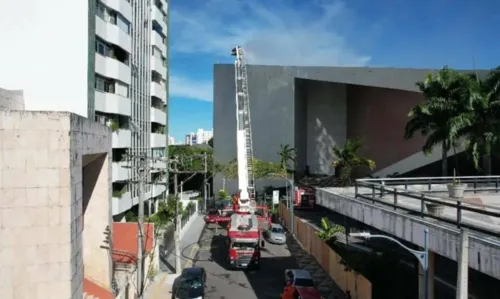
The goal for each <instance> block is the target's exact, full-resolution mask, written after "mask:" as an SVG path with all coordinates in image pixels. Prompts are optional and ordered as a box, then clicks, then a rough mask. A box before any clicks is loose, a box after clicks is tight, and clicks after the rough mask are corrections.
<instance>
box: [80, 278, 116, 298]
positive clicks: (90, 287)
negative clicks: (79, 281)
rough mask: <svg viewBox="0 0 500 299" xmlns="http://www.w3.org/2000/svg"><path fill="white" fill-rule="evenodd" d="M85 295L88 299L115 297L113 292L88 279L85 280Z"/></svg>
mask: <svg viewBox="0 0 500 299" xmlns="http://www.w3.org/2000/svg"><path fill="white" fill-rule="evenodd" d="M83 293H84V294H86V296H87V297H90V296H92V297H93V298H95V299H113V297H114V296H113V293H112V292H111V290H108V289H106V288H105V287H103V286H100V285H98V284H97V283H95V282H93V281H92V280H90V279H89V278H87V277H84V278H83Z"/></svg>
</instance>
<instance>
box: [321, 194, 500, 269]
mask: <svg viewBox="0 0 500 299" xmlns="http://www.w3.org/2000/svg"><path fill="white" fill-rule="evenodd" d="M316 195H317V199H316V200H317V204H318V205H320V206H323V207H326V208H328V209H331V210H333V211H335V212H337V213H340V214H342V215H346V216H348V217H350V218H352V219H354V220H358V221H360V222H362V223H365V224H367V225H369V226H372V227H374V228H376V229H378V230H381V231H384V232H386V233H387V234H390V235H393V236H395V237H398V238H400V239H403V240H406V241H408V242H411V243H413V244H416V245H418V246H420V247H423V246H424V229H425V228H429V249H430V250H431V251H433V252H435V253H438V254H440V255H442V256H445V257H447V258H449V259H452V260H455V261H456V260H457V256H458V249H459V247H460V231H459V230H458V229H454V228H451V227H447V226H442V225H439V224H437V223H435V222H428V221H425V220H423V219H419V218H417V217H409V216H408V215H404V214H400V213H398V212H395V211H393V210H390V209H386V208H383V207H380V206H376V205H373V204H370V203H367V202H364V201H362V200H357V199H353V198H350V197H348V196H346V195H342V194H335V193H333V192H332V191H331V190H329V189H328V188H317V189H316ZM469 242H470V243H469V244H470V247H469V267H471V268H473V269H475V270H477V271H480V272H483V273H485V274H487V275H489V276H492V277H494V278H496V279H500V259H498V257H499V256H500V242H499V241H498V240H488V239H485V238H481V237H479V236H474V235H471V238H470V241H469Z"/></svg>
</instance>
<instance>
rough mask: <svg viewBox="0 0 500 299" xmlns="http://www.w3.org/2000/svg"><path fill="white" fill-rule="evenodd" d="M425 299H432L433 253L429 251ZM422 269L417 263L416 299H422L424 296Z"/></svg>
mask: <svg viewBox="0 0 500 299" xmlns="http://www.w3.org/2000/svg"><path fill="white" fill-rule="evenodd" d="M427 287H428V295H427V299H434V252H432V251H429V267H428V269H427ZM424 288H425V284H424V269H423V268H422V266H421V265H420V263H418V298H419V299H424V298H425V296H424V294H425V289H424Z"/></svg>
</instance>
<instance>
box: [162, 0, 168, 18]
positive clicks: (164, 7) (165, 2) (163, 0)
mask: <svg viewBox="0 0 500 299" xmlns="http://www.w3.org/2000/svg"><path fill="white" fill-rule="evenodd" d="M161 3H162V4H163V6H162V8H161V11H162V12H163V13H164V14H166V15H168V1H166V0H161Z"/></svg>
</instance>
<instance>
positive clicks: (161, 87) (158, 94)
mask: <svg viewBox="0 0 500 299" xmlns="http://www.w3.org/2000/svg"><path fill="white" fill-rule="evenodd" d="M95 12H96V16H95V20H96V23H95V25H96V28H95V77H94V81H95V92H94V94H95V99H94V102H93V103H94V105H91V102H89V111H88V114H89V116H91V115H93V116H94V118H95V119H96V120H97V121H99V122H102V123H105V124H108V125H109V126H110V127H111V128H112V131H113V174H112V179H113V207H114V209H113V214H114V215H115V216H116V218H118V219H119V218H121V217H120V216H121V215H123V213H125V212H126V211H128V210H129V209H130V208H131V207H132V206H134V205H135V204H137V202H138V197H139V188H138V187H139V186H138V185H139V184H137V183H134V182H137V181H138V180H139V177H138V176H137V169H138V167H140V165H139V162H138V161H130V159H127V157H126V153H129V154H130V155H132V156H138V155H144V154H147V155H148V156H149V157H156V158H161V157H163V156H164V155H165V147H166V145H167V135H166V133H167V128H166V125H167V113H166V111H167V55H168V53H167V36H168V34H167V30H168V26H167V24H168V18H167V16H168V3H167V2H166V1H165V0H142V1H134V2H133V3H131V2H130V1H128V0H119V1H116V0H96V9H95ZM150 162H151V163H150V165H148V166H149V167H150V169H151V177H150V178H149V180H150V182H149V184H146V187H145V188H146V199H153V200H152V201H151V202H154V200H155V199H159V198H163V196H164V193H165V191H166V187H165V186H164V185H162V183H163V182H164V179H165V177H166V173H165V171H166V169H165V168H166V163H165V162H162V161H156V162H154V161H150Z"/></svg>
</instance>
